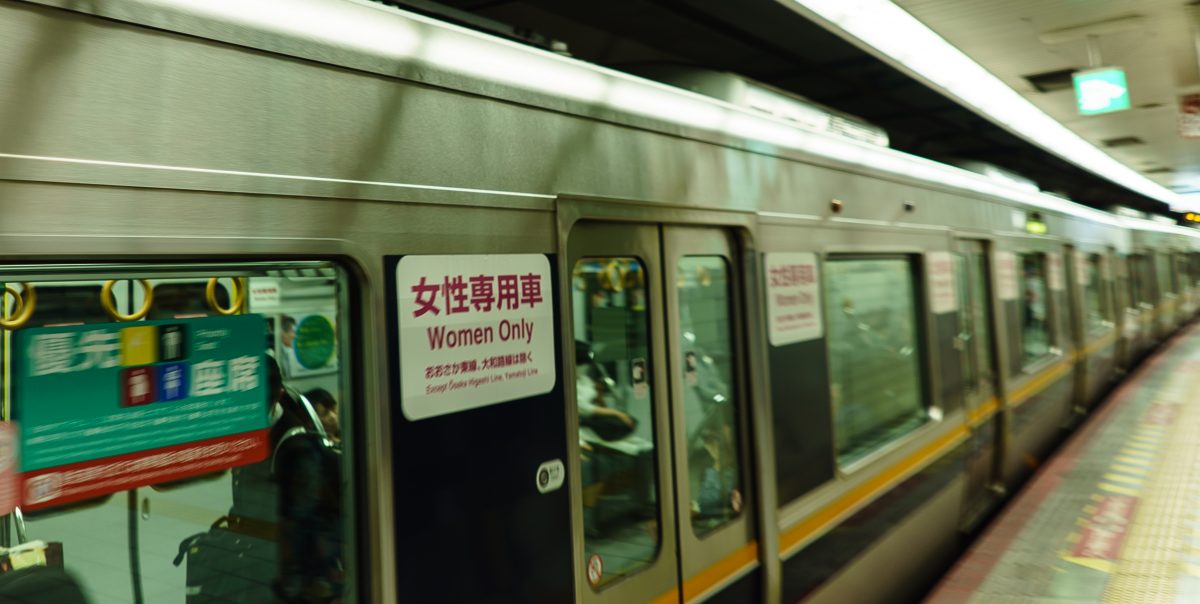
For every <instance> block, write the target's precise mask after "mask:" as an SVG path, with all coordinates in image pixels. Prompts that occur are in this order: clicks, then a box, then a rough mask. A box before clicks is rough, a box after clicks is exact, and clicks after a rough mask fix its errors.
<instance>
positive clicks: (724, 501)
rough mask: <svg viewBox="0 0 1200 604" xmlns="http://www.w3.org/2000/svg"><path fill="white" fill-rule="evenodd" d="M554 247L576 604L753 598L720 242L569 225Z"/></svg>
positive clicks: (731, 316) (740, 427) (731, 267)
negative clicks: (570, 409)
mask: <svg viewBox="0 0 1200 604" xmlns="http://www.w3.org/2000/svg"><path fill="white" fill-rule="evenodd" d="M568 256H569V258H568V262H569V266H570V268H571V275H572V287H571V291H572V310H571V312H572V327H573V328H572V330H571V331H572V332H573V334H574V340H575V342H574V348H575V359H576V366H575V369H576V371H575V374H576V378H575V397H576V403H577V407H578V417H579V447H580V456H579V466H578V468H577V470H578V471H577V472H576V474H577V475H578V476H579V477H580V478H579V480H580V494H579V497H578V500H577V502H578V503H577V507H576V510H577V518H578V520H577V521H576V530H577V531H578V530H579V528H580V524H582V538H581V539H580V540H578V541H577V544H576V547H577V548H581V549H582V553H583V556H582V558H581V563H582V566H583V568H581V569H580V570H581V572H579V573H578V574H577V577H578V580H577V586H578V591H579V593H580V594H581V595H582V597H581V600H582V601H585V602H632V601H653V602H692V601H701V600H705V599H708V598H709V597H711V596H713V595H714V594H718V593H720V594H722V597H724V598H730V597H731V598H733V600H734V601H753V600H755V599H758V596H757V594H758V591H757V590H758V586H757V583H756V580H755V579H754V578H753V576H752V575H753V573H752V571H753V570H754V569H755V568H756V567H757V566H758V565H757V544H756V541H755V539H754V525H753V520H752V516H751V514H750V512H749V510H751V509H753V503H754V502H753V498H752V496H751V492H752V489H751V488H750V486H751V485H752V480H751V476H750V474H749V472H748V467H747V465H746V464H745V463H744V460H745V459H746V458H747V456H746V448H747V444H748V439H747V438H746V436H745V434H746V429H745V428H746V425H747V422H746V421H745V409H746V402H747V397H746V395H745V392H746V385H745V380H744V379H742V376H743V375H744V355H743V354H742V349H743V348H742V344H741V342H742V329H743V327H742V325H741V323H740V317H742V316H743V313H742V312H741V301H740V300H739V299H738V296H737V294H738V292H741V291H744V290H743V288H742V287H740V283H741V281H742V275H741V274H740V271H739V266H740V265H739V264H738V262H737V260H736V253H735V246H734V243H733V238H732V236H731V235H730V234H729V233H727V232H726V231H723V230H720V229H695V228H683V227H672V226H656V225H624V224H623V225H614V224H599V223H583V224H580V225H577V226H576V227H575V228H574V229H573V230H572V232H571V235H570V241H569V244H568ZM578 534H579V532H577V535H578Z"/></svg>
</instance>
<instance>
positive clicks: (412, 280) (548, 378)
mask: <svg viewBox="0 0 1200 604" xmlns="http://www.w3.org/2000/svg"><path fill="white" fill-rule="evenodd" d="M553 295H554V292H553V290H552V286H551V282H550V262H549V260H548V259H547V258H546V257H545V256H543V255H541V254H497V255H462V256H405V257H404V258H401V259H400V262H399V263H398V264H397V265H396V297H397V300H396V309H397V313H398V314H399V317H398V319H399V323H398V324H399V326H400V334H399V336H400V368H399V369H400V384H401V388H400V389H401V408H402V410H403V412H404V416H405V417H407V418H408V419H409V420H413V421H415V420H420V419H426V418H430V417H436V416H439V415H445V414H448V413H455V412H459V411H465V410H468V409H477V408H479V407H485V406H488V405H494V404H497V403H503V402H507V401H512V400H517V399H522V398H527V397H530V396H535V395H538V394H545V393H547V392H549V391H551V390H552V389H554V382H555V374H554V367H555V365H554V362H555V359H554V332H555V329H554V309H553V306H552V305H553V298H552V297H553Z"/></svg>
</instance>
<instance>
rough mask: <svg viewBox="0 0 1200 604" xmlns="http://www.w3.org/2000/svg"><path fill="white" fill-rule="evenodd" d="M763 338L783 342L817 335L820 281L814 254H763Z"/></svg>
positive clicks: (819, 309) (819, 330)
mask: <svg viewBox="0 0 1200 604" xmlns="http://www.w3.org/2000/svg"><path fill="white" fill-rule="evenodd" d="M764 264H765V265H766V277H767V322H768V329H767V336H768V337H767V339H768V340H769V341H770V342H771V345H772V346H784V345H786V344H794V343H796V342H804V341H806V340H815V339H817V338H820V337H821V334H822V333H823V331H824V328H823V327H822V324H821V282H820V278H819V276H820V275H819V273H818V272H817V255H816V254H813V253H779V254H766V256H765V261H764Z"/></svg>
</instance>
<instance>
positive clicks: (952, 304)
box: [925, 252, 958, 315]
mask: <svg viewBox="0 0 1200 604" xmlns="http://www.w3.org/2000/svg"><path fill="white" fill-rule="evenodd" d="M925 272H926V274H928V275H929V308H930V310H931V311H932V312H933V314H935V315H940V314H944V313H950V312H954V311H956V310H958V287H957V286H958V283H957V281H956V280H955V274H954V256H952V255H950V252H929V253H927V254H925Z"/></svg>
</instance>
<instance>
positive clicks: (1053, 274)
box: [1046, 254, 1064, 292]
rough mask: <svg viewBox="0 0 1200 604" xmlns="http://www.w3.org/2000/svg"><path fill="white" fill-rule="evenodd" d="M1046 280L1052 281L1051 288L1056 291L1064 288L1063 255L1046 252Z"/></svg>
mask: <svg viewBox="0 0 1200 604" xmlns="http://www.w3.org/2000/svg"><path fill="white" fill-rule="evenodd" d="M1046 280H1047V281H1049V282H1050V289H1052V290H1054V291H1056V292H1060V291H1062V290H1063V286H1064V283H1063V264H1062V256H1060V255H1058V254H1046Z"/></svg>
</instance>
